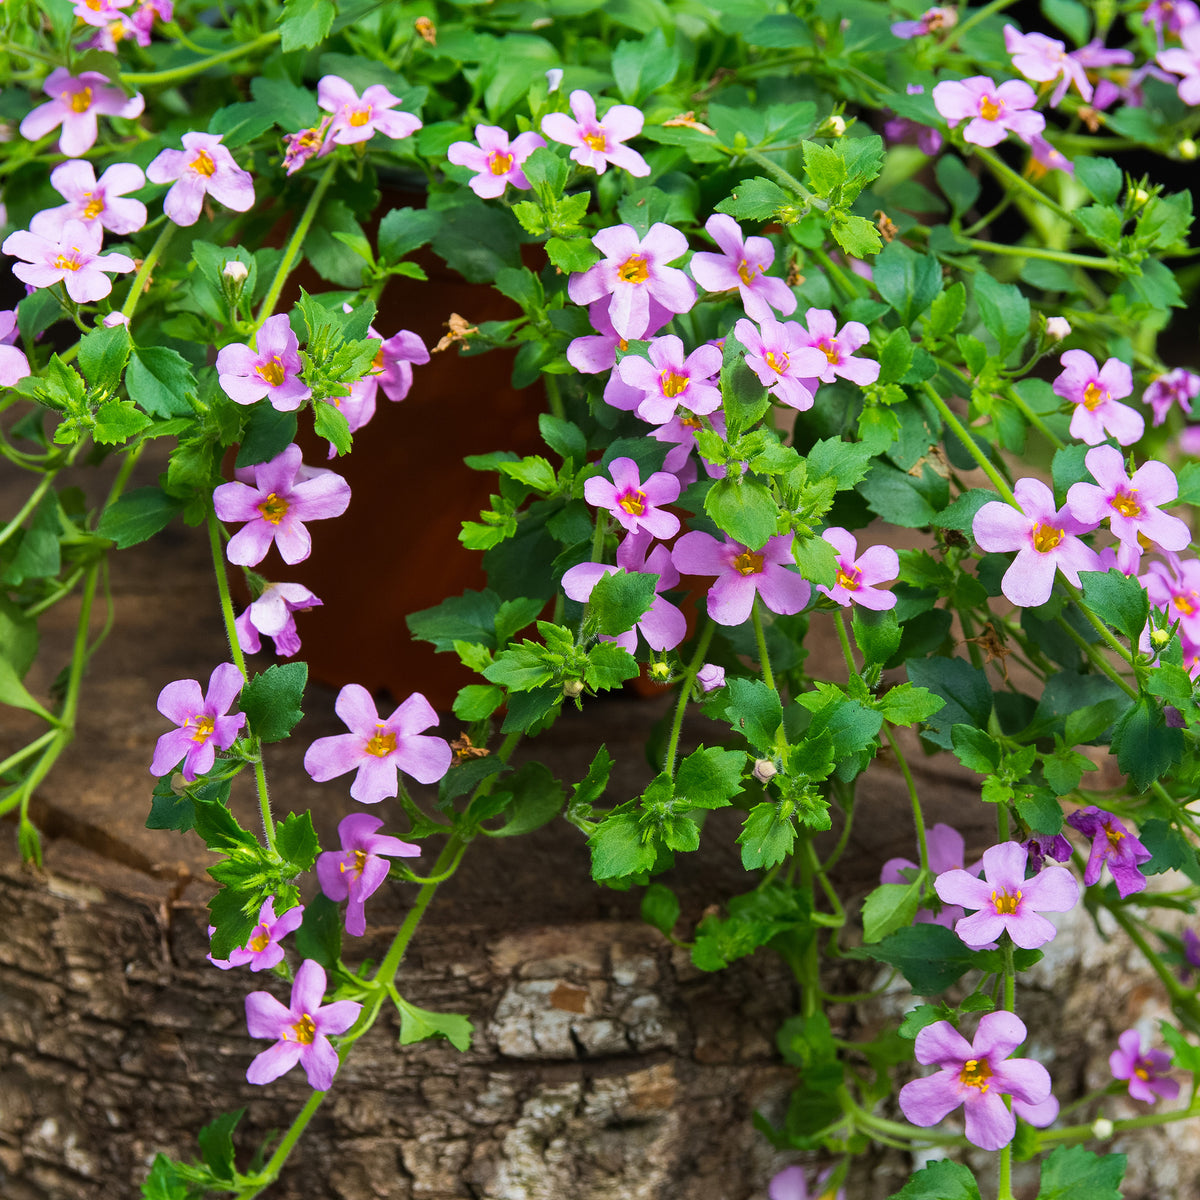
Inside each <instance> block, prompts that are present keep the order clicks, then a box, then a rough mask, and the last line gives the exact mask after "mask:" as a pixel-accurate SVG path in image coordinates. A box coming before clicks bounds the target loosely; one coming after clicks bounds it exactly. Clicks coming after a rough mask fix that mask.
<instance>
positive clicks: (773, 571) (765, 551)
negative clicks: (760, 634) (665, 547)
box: [671, 529, 812, 625]
mask: <svg viewBox="0 0 1200 1200" xmlns="http://www.w3.org/2000/svg"><path fill="white" fill-rule="evenodd" d="M671 561H672V562H674V564H675V568H676V570H678V571H679V572H681V573H682V574H684V575H715V576H716V577H717V580H716V582H715V583H714V584H713V585H712V587H710V588H709V589H708V615H709V616H710V617H712V619H713V620H714V621H716V623H717V624H718V625H740V624H741V623H742V622H743V621H746V620H748V619H749V617H750V610H751V609H752V608H753V607H754V597H755V596H756V595H758V596H760V597H761V598H762V602H763V604H765V605H766V606H767V608H769V609H770V610H771V611H772V612H776V613H784V614H790V613H798V612H799V611H800V610H801V609H802V608H804V606H805V605H806V604H807V603H808V601H809V597H810V596H811V595H812V589H811V588H810V587H809V585H808V581H807V580H805V579H802V578H801V577H800V576H799V575H798V574H796V573H795V572H794V571H789V570H788V569H787V567H788V566H794V565H795V558H794V557H793V555H792V535H791V534H790V533H781V534H776V535H775V536H774V537H772V538H769V539H768V540H767V544H766V545H765V546H763V547H762V549H760V550H751V549H749V548H748V547H746V546H743V545H742V544H741V543H740V542H735V541H732V540H731V539H729V538H726V539H725V541H723V542H718V541H717V539H716V538H715V537H713V536H712V534H709V533H704V532H703V531H702V530H699V529H694V530H692V532H691V533H685V534H684V535H683V537H681V538H680V539H679V541H677V542H676V543H675V548H674V550H672V552H671Z"/></svg>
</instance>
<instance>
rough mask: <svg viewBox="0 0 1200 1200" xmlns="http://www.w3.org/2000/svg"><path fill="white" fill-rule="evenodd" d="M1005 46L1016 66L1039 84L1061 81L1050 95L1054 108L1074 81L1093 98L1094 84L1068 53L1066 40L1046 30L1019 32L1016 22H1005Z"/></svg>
mask: <svg viewBox="0 0 1200 1200" xmlns="http://www.w3.org/2000/svg"><path fill="white" fill-rule="evenodd" d="M1004 48H1005V49H1006V50H1007V51H1008V52H1009V54H1010V55H1012V63H1013V66H1014V67H1016V68H1017V70H1018V71H1020V72H1021V74H1022V75H1024V76H1025V78H1026V79H1032V80H1033V81H1034V82H1035V83H1050V82H1051V81H1052V80H1055V79H1057V80H1058V81H1059V83H1058V86H1057V87H1056V88H1055V89H1054V94H1053V95H1052V96H1051V97H1050V103H1051V104H1052V105H1053V106H1054V107H1056V108H1057V107H1058V105H1059V104H1061V103H1062V99H1063V97H1064V96H1065V95H1066V94H1067V89H1068V88H1069V87H1070V86H1071V84H1074V85H1075V89H1076V91H1078V92H1079V94H1080V96H1082V97H1083V99H1084V100H1085V101H1088V100H1090V99H1091V98H1092V85H1091V84H1090V83H1089V82H1088V77H1087V74H1086V73H1085V72H1084V69H1083V65H1082V64H1081V63H1080V62H1078V61H1077V60H1076V59H1075V58H1073V57H1072V56H1071V55H1069V54H1068V53H1067V48H1066V46H1064V45H1063V43H1062V42H1059V41H1056V40H1055V39H1054V38H1049V37H1046V35H1045V34H1042V33H1018V32H1017V30H1016V29H1015V28H1014V27H1013V26H1012V25H1005V27H1004ZM1025 107H1030V106H1029V105H1026V106H1025Z"/></svg>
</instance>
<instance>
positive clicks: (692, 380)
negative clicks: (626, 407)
mask: <svg viewBox="0 0 1200 1200" xmlns="http://www.w3.org/2000/svg"><path fill="white" fill-rule="evenodd" d="M649 355H650V359H649V361H647V360H646V359H644V358H639V357H638V356H637V355H636V354H631V355H630V356H629V357H627V358H623V359H622V360H621V361H620V362H619V363H618V364H617V374H618V375H620V377H621V381H622V382H623V383H625V384H627V385H628V386H629V387H631V388H634V389H636V391H637V392H638V393H639V397H640V398H639V400H638V404H637V415H638V416H639V417H641V419H642V420H643V421H648V422H649V423H650V424H651V425H663V424H665V423H666V422H667V421H669V420H670V419H671V418H672V417H673V416H675V414H676V412H677V410H678V409H680V408H684V409H687V410H688V412H691V413H695V414H696V415H698V416H704V415H705V414H706V413H711V412H715V411H716V410H717V409H718V408H720V407H721V391H720V389H719V388H718V387H716V386H715V385H714V384H713V383H712V380H713V378H714V377H715V376H716V375H717V374H719V373H720V370H721V351H720V350H719V349H718V348H717V347H716V346H714V345H713V344H712V343H711V342H706V343H705V344H704V345H703V346H698V347H697V348H696V349H695V350H693V351H692V352H691V354H689V355H687V357H686V358H685V357H684V353H683V342H682V341H681V340H680V339H679V338H677V337H676V336H675V335H674V334H667V335H666V336H665V337H660V338H655V339H654V341H653V342H651V343H650V349H649Z"/></svg>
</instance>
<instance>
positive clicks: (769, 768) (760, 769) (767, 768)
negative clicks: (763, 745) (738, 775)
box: [754, 758, 779, 783]
mask: <svg viewBox="0 0 1200 1200" xmlns="http://www.w3.org/2000/svg"><path fill="white" fill-rule="evenodd" d="M778 774H779V768H778V767H776V766H775V764H774V763H773V762H772V761H771V760H770V759H769V758H759V759H756V760H755V763H754V778H755V779H757V780H758V782H759V783H767V782H768V781H770V780H772V779H774V778H775V776H776V775H778Z"/></svg>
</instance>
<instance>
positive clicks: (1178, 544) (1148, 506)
mask: <svg viewBox="0 0 1200 1200" xmlns="http://www.w3.org/2000/svg"><path fill="white" fill-rule="evenodd" d="M1083 461H1084V463H1085V465H1086V466H1087V469H1088V470H1089V471H1090V472H1091V473H1092V478H1093V479H1095V480H1096V483H1073V484H1072V485H1071V487H1070V490H1069V491H1068V492H1067V508H1068V510H1069V511H1070V513H1071V515H1072V516H1073V517H1075V518H1076V519H1077V520H1079V521H1082V522H1083V523H1084V524H1085V525H1091V526H1096V525H1099V524H1100V522H1101V521H1104V520H1106V519H1107V520H1108V523H1109V527H1110V528H1111V529H1112V531H1113V533H1114V534H1115V535H1116V537H1117V540H1118V541H1119V542H1120V543H1121V548H1120V550H1119V551H1118V553H1117V566H1118V567H1120V568H1121V570H1123V571H1124V570H1125V568H1126V567H1127V566H1129V567H1132V566H1133V564H1136V563H1137V562H1138V560H1139V559H1140V558H1141V555H1142V548H1143V546H1145V545H1147V544H1153V545H1156V546H1159V547H1160V548H1161V549H1163V550H1185V549H1186V548H1187V546H1188V544H1189V543H1190V542H1191V540H1192V533H1191V530H1190V529H1188V527H1187V525H1186V524H1185V523H1184V522H1183V521H1181V520H1180V519H1179V518H1178V517H1172V516H1169V515H1168V514H1167V513H1164V512H1162V511H1161V509H1160V508H1159V507H1158V506H1159V505H1160V504H1169V503H1170V502H1171V501H1172V500H1174V499H1175V498H1176V497H1177V496H1178V495H1179V480H1178V479H1176V478H1175V472H1174V471H1172V470H1171V468H1170V467H1168V466H1167V464H1166V463H1161V462H1155V461H1151V462H1148V463H1143V464H1142V465H1141V466H1140V467H1138V469H1137V470H1136V471H1135V472H1134V473H1133V476H1132V478H1131V477H1130V476H1128V475H1126V474H1125V462H1124V459H1123V458H1122V456H1121V452H1120V450H1118V449H1117V448H1116V447H1115V446H1096V447H1095V448H1094V449H1091V450H1089V451H1088V452H1087V454H1086V455H1085V457H1084V460H1083ZM1097 484H1099V486H1097ZM1127 573H1128V572H1127Z"/></svg>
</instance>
